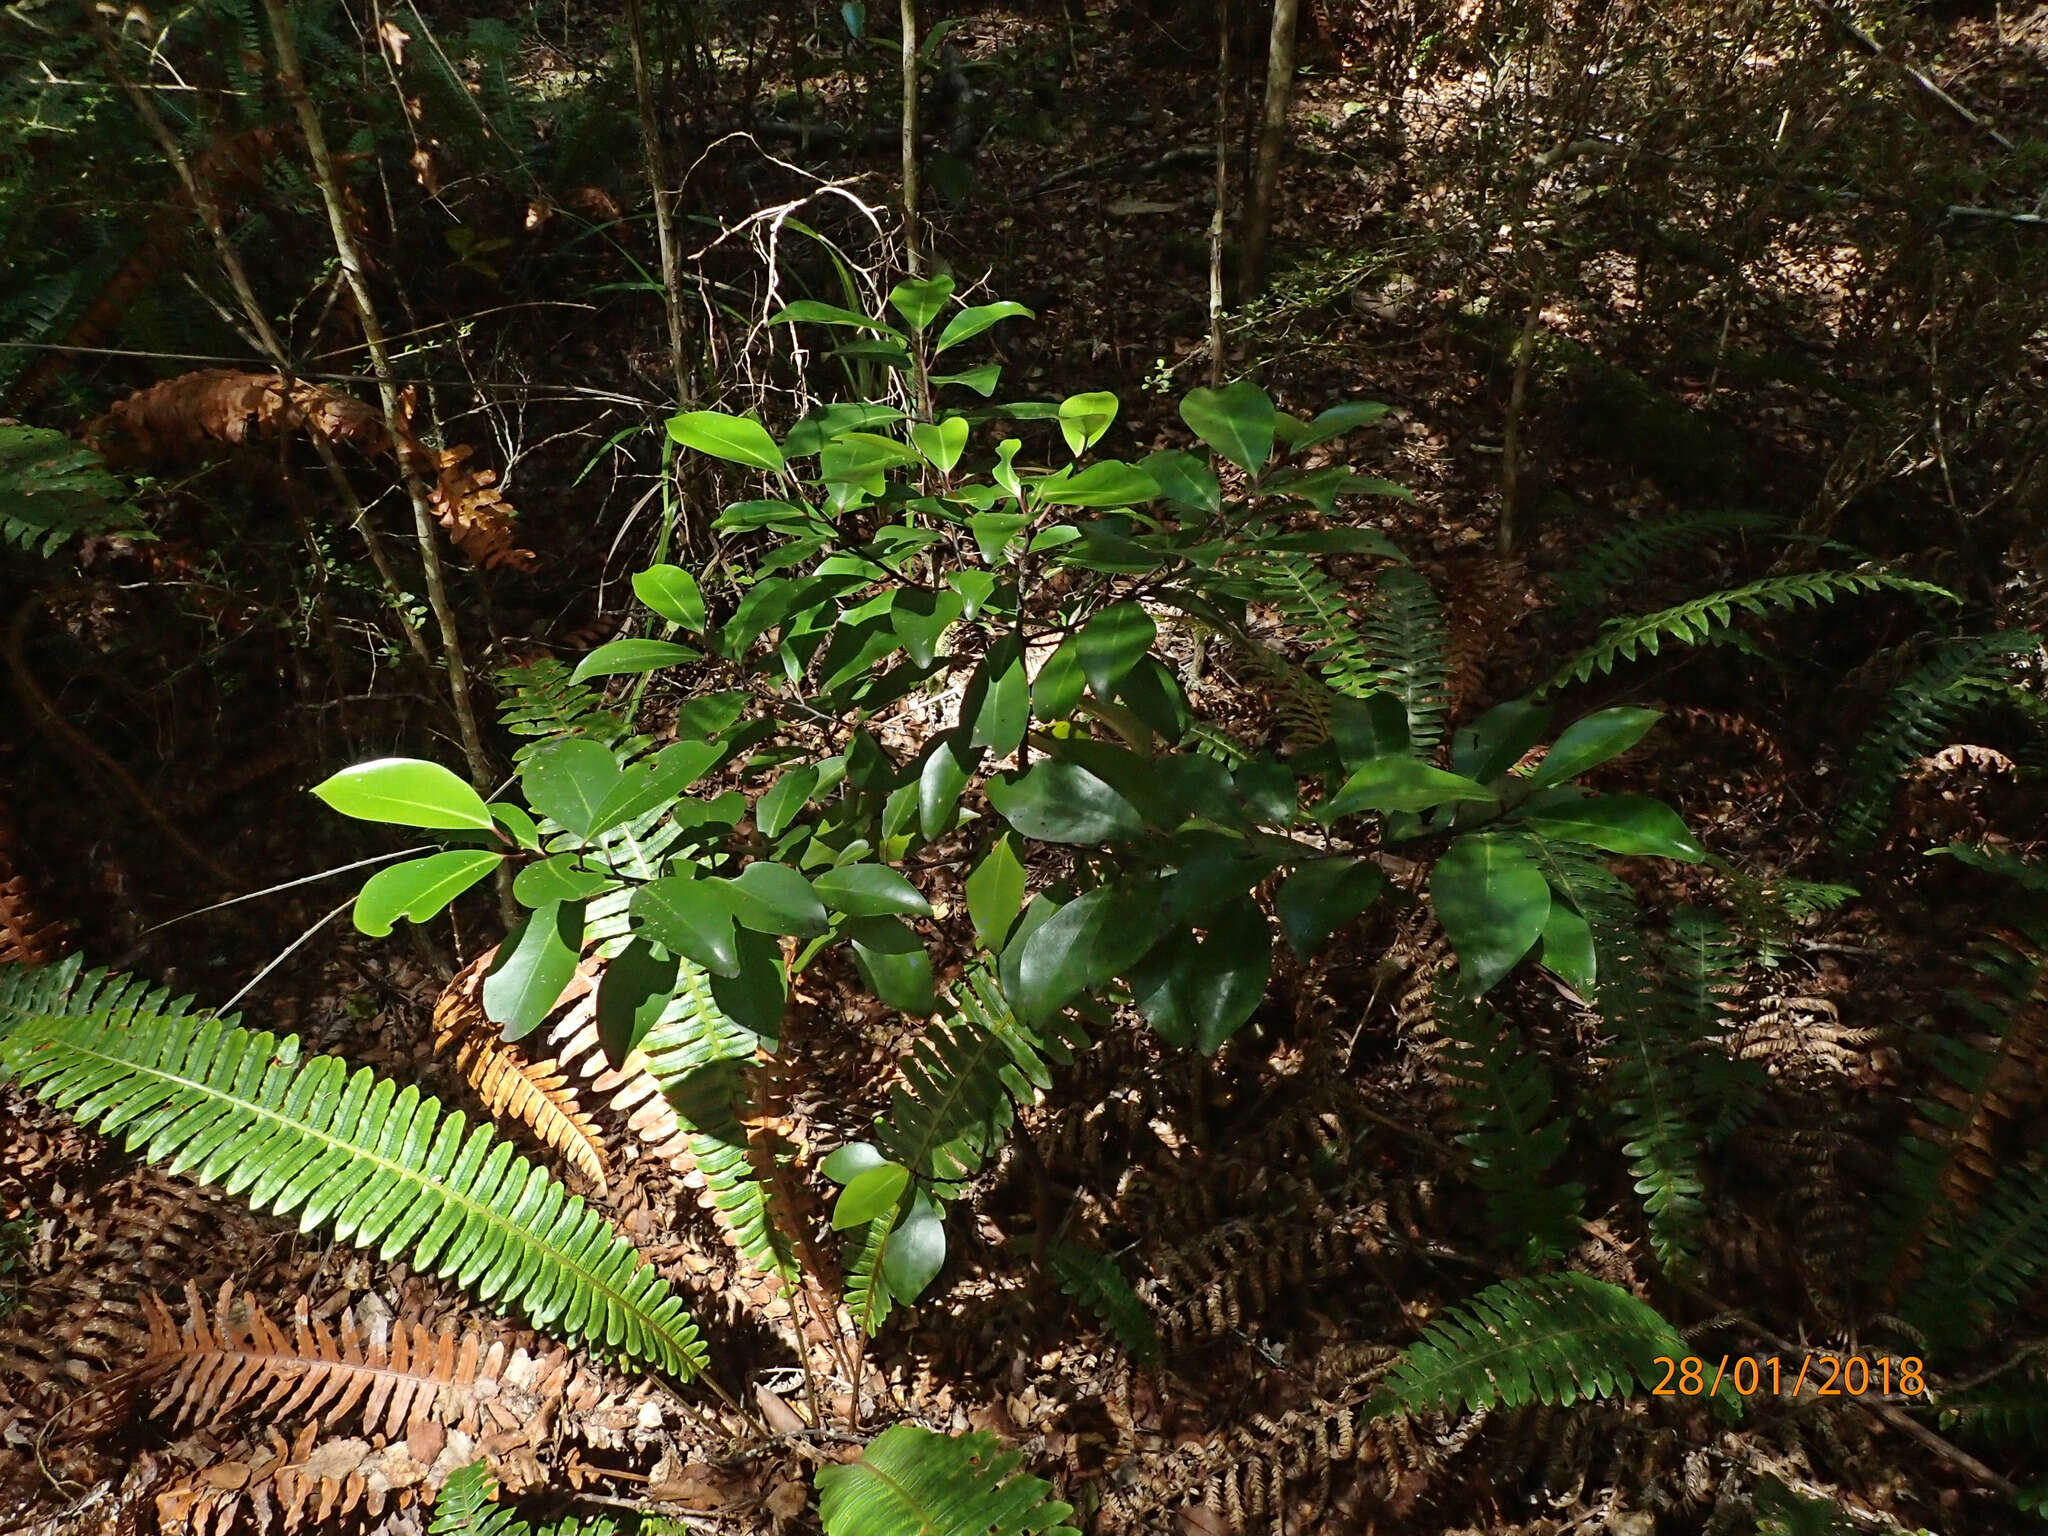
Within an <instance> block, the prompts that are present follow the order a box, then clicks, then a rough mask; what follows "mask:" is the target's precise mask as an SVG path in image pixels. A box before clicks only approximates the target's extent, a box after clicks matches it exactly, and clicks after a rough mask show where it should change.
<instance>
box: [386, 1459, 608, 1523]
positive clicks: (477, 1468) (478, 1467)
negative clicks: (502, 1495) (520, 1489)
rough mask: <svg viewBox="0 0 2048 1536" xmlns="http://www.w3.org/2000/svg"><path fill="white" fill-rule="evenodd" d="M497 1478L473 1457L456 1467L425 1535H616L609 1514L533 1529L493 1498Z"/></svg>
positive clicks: (572, 1518) (571, 1519) (445, 1485)
mask: <svg viewBox="0 0 2048 1536" xmlns="http://www.w3.org/2000/svg"><path fill="white" fill-rule="evenodd" d="M497 1497H498V1480H497V1479H496V1478H495V1477H493V1476H491V1469H490V1463H488V1462H484V1461H473V1462H471V1463H470V1464H469V1465H468V1466H466V1467H457V1468H456V1469H455V1470H454V1471H453V1472H450V1473H449V1474H448V1481H447V1482H445V1483H443V1484H442V1485H441V1492H440V1495H439V1497H437V1498H436V1499H435V1500H434V1522H433V1524H431V1525H429V1526H428V1527H427V1536H616V1533H617V1532H618V1530H619V1528H620V1527H619V1523H618V1521H616V1520H614V1519H612V1518H611V1517H610V1516H609V1515H593V1516H590V1517H589V1518H587V1519H582V1520H579V1519H576V1518H575V1517H573V1516H565V1517H564V1518H563V1519H560V1520H557V1521H556V1522H555V1523H554V1524H552V1525H549V1526H544V1527H542V1528H541V1529H540V1530H538V1531H536V1530H535V1529H534V1527H533V1526H532V1525H530V1524H528V1523H527V1522H526V1521H524V1520H522V1519H520V1518H519V1517H518V1515H516V1514H514V1513H513V1512H512V1511H511V1510H510V1509H508V1508H506V1507H505V1506H504V1505H502V1504H499V1503H497V1502H496V1500H497Z"/></svg>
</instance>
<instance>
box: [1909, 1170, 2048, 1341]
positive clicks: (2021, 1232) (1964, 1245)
mask: <svg viewBox="0 0 2048 1536" xmlns="http://www.w3.org/2000/svg"><path fill="white" fill-rule="evenodd" d="M1942 1227H1943V1228H1944V1230H1941V1231H1937V1232H1936V1233H1934V1234H1933V1235H1932V1236H1931V1238H1930V1247H1931V1250H1932V1251H1931V1253H1930V1255H1929V1258H1928V1261H1927V1267H1926V1270H1925V1272H1924V1273H1923V1274H1922V1275H1921V1276H1920V1278H1919V1279H1918V1280H1917V1281H1916V1282H1915V1283H1914V1287H1913V1290H1912V1292H1911V1294H1910V1295H1909V1296H1908V1298H1907V1301H1906V1305H1905V1309H1904V1310H1905V1317H1906V1321H1908V1322H1909V1323H1912V1324H1914V1325H1915V1326H1916V1327H1918V1328H1920V1329H1921V1330H1922V1331H1923V1332H1925V1333H1926V1334H1927V1335H1928V1336H1929V1338H1930V1339H1931V1340H1934V1341H1936V1342H1937V1343H1940V1344H1947V1345H1952V1346H1955V1347H1958V1348H1962V1347H1967V1346H1968V1345H1969V1344H1970V1343H1972V1342H1974V1341H1975V1340H1976V1339H1977V1338H1978V1337H1980V1336H1981V1335H1982V1332H1983V1330H1984V1329H1986V1328H1987V1327H1989V1325H1990V1324H1991V1322H1992V1321H1993V1320H1994V1319H1995V1318H1996V1317H1997V1316H1998V1315H1999V1314H2000V1313H2002V1312H2005V1311H2008V1310H2010V1309H2011V1308H2013V1307H2016V1306H2018V1305H2019V1304H2020V1303H2021V1302H2023V1301H2025V1300H2026V1298H2027V1297H2028V1296H2029V1295H2030V1294H2032V1293H2033V1292H2034V1291H2035V1290H2036V1289H2037V1288H2038V1287H2039V1286H2040V1284H2041V1280H2042V1277H2043V1276H2048V1158H2043V1157H2039V1156H2037V1157H2034V1158H2031V1159H2029V1160H2027V1161H2026V1162H2024V1163H2018V1164H2015V1165H2014V1166H2013V1167H2011V1168H2008V1169H2007V1170H2006V1171H2005V1172H2004V1173H2003V1174H2001V1175H2000V1176H1999V1178H1998V1181H1997V1182H1996V1183H1995V1184H1993V1185H1992V1186H1991V1189H1990V1191H1989V1193H1987V1194H1986V1195H1985V1197H1984V1201H1983V1204H1982V1205H1981V1206H1980V1207H1978V1208H1977V1209H1976V1210H1975V1211H1973V1212H1971V1213H1970V1214H1969V1215H1968V1216H1967V1217H1963V1216H1961V1215H1959V1214H1957V1213H1953V1212H1952V1213H1948V1215H1947V1216H1946V1219H1945V1220H1944V1221H1943V1223H1942Z"/></svg>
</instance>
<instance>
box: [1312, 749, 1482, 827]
mask: <svg viewBox="0 0 2048 1536" xmlns="http://www.w3.org/2000/svg"><path fill="white" fill-rule="evenodd" d="M1496 798H1497V797H1496V796H1495V795H1494V793H1493V791H1492V790H1490V789H1488V788H1487V787H1486V786H1485V785H1483V784H1475V783H1473V782H1472V780H1470V779H1468V778H1465V777H1463V776H1462V775H1460V774H1455V773H1446V772H1444V770H1443V769H1441V768H1432V767H1430V766H1429V764H1427V763H1420V762H1417V761H1416V760H1415V759H1414V758H1412V757H1408V756H1406V755H1403V756H1400V757H1376V758H1373V759H1372V760H1370V761H1369V762H1366V763H1364V764H1362V765H1361V766H1360V767H1359V769H1358V771H1357V772H1356V773H1354V774H1352V775H1351V777H1350V778H1348V779H1346V780H1345V781H1344V787H1343V788H1342V789H1340V790H1338V791H1337V793H1336V794H1335V795H1333V796H1331V797H1330V798H1329V799H1328V800H1326V801H1324V802H1323V803H1322V804H1321V805H1319V806H1317V807H1316V808H1315V815H1316V819H1317V820H1318V821H1323V822H1331V821H1335V820H1337V818H1339V817H1340V816H1353V815H1356V814H1357V813H1358V812H1360V811H1427V810H1433V809H1434V808H1435V807H1437V806H1439V805H1462V804H1467V803H1473V804H1484V803H1486V802H1489V801H1492V800H1494V799H1496Z"/></svg>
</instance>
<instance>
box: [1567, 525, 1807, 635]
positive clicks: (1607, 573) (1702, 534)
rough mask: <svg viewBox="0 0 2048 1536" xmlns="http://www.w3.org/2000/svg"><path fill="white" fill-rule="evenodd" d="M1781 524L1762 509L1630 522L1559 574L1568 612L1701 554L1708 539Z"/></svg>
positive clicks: (1594, 603) (1581, 553)
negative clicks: (1668, 563)
mask: <svg viewBox="0 0 2048 1536" xmlns="http://www.w3.org/2000/svg"><path fill="white" fill-rule="evenodd" d="M1782 526H1783V524H1782V522H1781V520H1780V519H1778V518H1775V517H1772V516H1769V515H1768V514H1766V513H1761V512H1691V513H1685V514H1681V515H1680V516H1677V517H1662V518H1655V519H1652V520H1649V521H1646V522H1641V523H1631V524H1629V525H1628V526H1627V527H1625V528H1620V529H1617V530H1615V531H1614V532H1613V533H1610V534H1608V535H1607V536H1606V537H1605V538H1602V539H1598V540H1596V541H1594V542H1593V543H1591V544H1589V545H1587V546H1586V547H1585V548H1584V549H1582V550H1580V551H1579V553H1578V556H1577V558H1576V560H1575V561H1574V563H1573V565H1572V566H1571V568H1570V569H1569V570H1567V571H1565V572H1564V573H1563V574H1562V575H1560V576H1559V577H1558V579H1557V592H1558V599H1559V604H1560V606H1561V607H1563V608H1564V609H1565V610H1566V611H1567V612H1577V611H1582V610H1584V609H1587V608H1592V607H1595V606H1597V605H1599V604H1601V603H1603V602H1605V601H1607V600H1608V599H1609V598H1611V597H1612V596H1613V595H1614V594H1615V593H1618V592H1625V591H1627V590H1628V589H1629V588H1631V587H1634V586H1637V585H1639V584H1640V583H1641V582H1642V581H1643V579H1644V578H1645V577H1647V576H1649V575H1650V574H1651V573H1653V572H1654V571H1656V570H1657V569H1658V567H1659V566H1660V565H1662V564H1663V563H1664V562H1666V561H1669V560H1673V559H1674V558H1676V557H1679V556H1688V555H1697V553H1698V550H1699V548H1700V546H1701V545H1702V544H1703V543H1707V542H1709V541H1712V540H1715V539H1718V538H1721V537H1723V536H1725V535H1728V534H1745V533H1764V532H1769V531H1775V530H1777V529H1779V528H1781V527H1782Z"/></svg>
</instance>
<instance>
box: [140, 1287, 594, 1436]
mask: <svg viewBox="0 0 2048 1536" xmlns="http://www.w3.org/2000/svg"><path fill="white" fill-rule="evenodd" d="M185 1298H186V1304H187V1307H188V1309H189V1313H190V1315H189V1316H188V1318H187V1320H186V1322H185V1325H184V1326H183V1327H182V1328H180V1327H179V1326H178V1324H177V1321H176V1320H175V1319H174V1318H173V1317H172V1315H171V1311H170V1309H169V1308H168V1307H166V1306H165V1305H164V1304H163V1303H162V1302H161V1301H159V1300H158V1299H157V1298H156V1297H154V1296H145V1297H144V1298H143V1312H144V1314H145V1315H146V1316H147V1317H148V1319H149V1346H148V1350H147V1353H146V1354H145V1356H144V1363H143V1367H142V1369H143V1371H144V1372H145V1373H146V1374H149V1375H155V1376H161V1375H168V1377H169V1380H168V1381H167V1382H166V1383H165V1385H164V1387H163V1390H162V1392H161V1393H160V1394H159V1396H158V1399H157V1405H156V1409H155V1413H156V1415H157V1416H158V1417H163V1416H165V1415H169V1416H171V1422H172V1424H173V1426H174V1427H178V1428H183V1427H185V1426H187V1425H197V1426H205V1425H210V1424H213V1423H215V1422H217V1421H218V1420H219V1419H220V1418H222V1417H223V1416H225V1415H226V1414H228V1413H231V1412H233V1411H234V1410H235V1409H236V1408H238V1407H241V1406H242V1405H244V1404H247V1403H251V1402H252V1401H253V1402H254V1403H255V1407H256V1410H257V1411H258V1412H259V1413H261V1414H263V1415H264V1416H265V1417H266V1419H269V1420H273V1421H275V1420H289V1419H295V1418H298V1417H299V1416H300V1415H304V1416H305V1417H306V1419H307V1421H308V1422H310V1423H313V1424H317V1425H319V1426H321V1427H323V1428H331V1427H333V1426H336V1425H338V1424H341V1423H342V1422H344V1421H347V1420H350V1419H355V1420H356V1421H357V1422H359V1423H360V1424H361V1426H362V1428H363V1431H364V1433H366V1434H370V1435H379V1434H381V1435H383V1436H384V1437H386V1438H387V1439H397V1438H399V1437H400V1436H405V1435H411V1434H413V1433H414V1432H415V1431H416V1429H417V1427H418V1426H419V1425H421V1424H425V1423H436V1424H441V1425H446V1426H458V1427H471V1428H473V1427H474V1423H475V1418H476V1409H477V1404H478V1402H479V1400H482V1399H489V1398H495V1397H497V1396H499V1395H500V1392H501V1389H502V1385H503V1383H504V1381H505V1379H506V1377H507V1374H508V1366H509V1365H510V1363H511V1361H512V1359H513V1355H512V1352H510V1351H508V1350H507V1348H506V1346H505V1343H504V1342H503V1341H502V1340H498V1341H493V1342H491V1343H488V1344H486V1343H485V1341H484V1340H483V1339H482V1337H480V1336H479V1335H478V1334H476V1333H473V1332H465V1333H463V1334H462V1336H461V1337H460V1338H458V1337H457V1336H456V1335H454V1334H452V1333H440V1334H437V1333H435V1332H433V1331H432V1330H430V1329H428V1328H426V1327H424V1326H422V1325H421V1324H418V1323H412V1324H407V1323H403V1322H401V1323H397V1324H395V1325H393V1326H392V1327H390V1328H388V1329H386V1328H373V1329H371V1330H370V1331H369V1332H368V1333H365V1332H363V1331H362V1330H361V1329H359V1328H357V1327H356V1326H355V1324H354V1323H353V1322H352V1321H350V1320H349V1319H348V1318H346V1317H344V1318H343V1320H342V1322H341V1326H340V1331H339V1332H338V1333H337V1332H336V1331H335V1330H333V1329H331V1328H329V1327H328V1325H327V1324H326V1323H325V1322H323V1321H321V1320H319V1319H317V1318H311V1317H309V1316H308V1312H307V1309H306V1308H305V1306H304V1305H303V1304H302V1305H301V1307H300V1309H299V1312H298V1314H297V1315H296V1316H294V1317H293V1319H292V1324H291V1328H290V1330H289V1331H287V1330H286V1329H284V1328H282V1327H280V1326H279V1325H278V1324H277V1323H275V1322H274V1321H272V1319H271V1317H270V1314H269V1313H267V1312H266V1311H264V1309H263V1307H262V1305H261V1304H260V1303H259V1302H258V1301H257V1300H256V1298H255V1297H254V1296H253V1295H244V1296H243V1297H242V1298H241V1300H240V1302H239V1303H238V1302H237V1300H236V1297H235V1290H234V1285H233V1283H232V1282H229V1283H228V1284H226V1285H223V1286H222V1287H221V1291H220V1295H219V1297H218V1298H217V1299H216V1301H215V1303H214V1310H213V1315H212V1317H210V1318H209V1317H208V1316H207V1310H206V1303H205V1300H204V1298H203V1297H201V1295H200V1293H199V1290H198V1288H197V1287H196V1286H187V1287H186V1290H185ZM518 1353H519V1354H520V1355H524V1354H525V1351H523V1350H522V1351H519V1352H518ZM564 1358H566V1357H564ZM521 1374H526V1373H525V1372H521ZM567 1374H568V1373H567V1371H566V1370H565V1369H563V1368H561V1364H560V1362H555V1368H554V1369H551V1370H547V1371H545V1372H543V1373H542V1379H543V1381H544V1383H545V1385H546V1387H547V1388H548V1390H547V1391H546V1392H544V1393H541V1394H538V1395H537V1397H536V1401H535V1402H534V1403H533V1404H531V1405H530V1406H531V1407H533V1408H534V1409H536V1410H538V1411H543V1412H545V1411H548V1410H550V1409H551V1408H552V1407H553V1406H554V1402H555V1401H557V1400H559V1398H560V1396H561V1391H562V1388H563V1386H564V1385H565V1384H566V1381H567ZM259 1399H260V1400H259Z"/></svg>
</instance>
